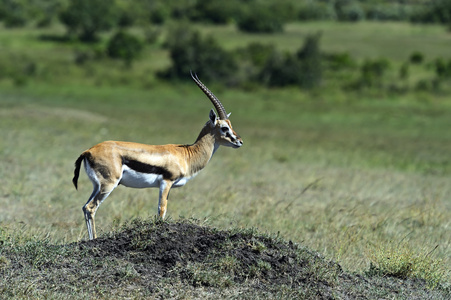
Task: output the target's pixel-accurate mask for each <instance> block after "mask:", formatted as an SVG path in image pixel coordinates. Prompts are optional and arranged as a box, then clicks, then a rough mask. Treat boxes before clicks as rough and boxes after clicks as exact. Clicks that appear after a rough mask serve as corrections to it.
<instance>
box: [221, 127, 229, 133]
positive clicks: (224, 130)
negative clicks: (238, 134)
mask: <svg viewBox="0 0 451 300" xmlns="http://www.w3.org/2000/svg"><path fill="white" fill-rule="evenodd" d="M221 131H222V132H227V131H229V127H221Z"/></svg>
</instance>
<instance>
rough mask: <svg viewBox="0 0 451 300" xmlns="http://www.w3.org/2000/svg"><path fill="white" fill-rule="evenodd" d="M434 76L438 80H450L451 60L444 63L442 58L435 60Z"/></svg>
mask: <svg viewBox="0 0 451 300" xmlns="http://www.w3.org/2000/svg"><path fill="white" fill-rule="evenodd" d="M434 69H435V74H436V75H437V77H438V78H450V77H451V59H450V60H449V61H445V59H443V58H441V57H440V58H437V59H435V61H434Z"/></svg>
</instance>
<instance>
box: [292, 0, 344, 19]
mask: <svg viewBox="0 0 451 300" xmlns="http://www.w3.org/2000/svg"><path fill="white" fill-rule="evenodd" d="M336 18H337V14H336V13H335V8H334V6H333V5H332V3H322V2H319V1H309V2H307V3H304V4H303V5H302V6H301V7H300V8H299V12H298V19H299V20H301V21H309V20H335V19H336Z"/></svg>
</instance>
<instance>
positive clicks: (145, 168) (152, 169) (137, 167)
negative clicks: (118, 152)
mask: <svg viewBox="0 0 451 300" xmlns="http://www.w3.org/2000/svg"><path fill="white" fill-rule="evenodd" d="M122 164H124V165H126V166H127V167H129V168H130V169H132V170H134V171H136V172H140V173H147V174H159V175H163V178H164V179H171V178H172V177H173V174H172V173H171V172H169V171H168V170H167V169H165V168H163V167H158V166H152V165H149V164H146V163H142V162H140V161H137V160H133V159H129V158H127V157H123V158H122Z"/></svg>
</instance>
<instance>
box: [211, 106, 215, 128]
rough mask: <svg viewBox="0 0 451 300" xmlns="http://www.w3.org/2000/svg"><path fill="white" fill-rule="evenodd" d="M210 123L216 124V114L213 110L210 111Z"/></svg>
mask: <svg viewBox="0 0 451 300" xmlns="http://www.w3.org/2000/svg"><path fill="white" fill-rule="evenodd" d="M210 121H211V122H212V123H213V124H215V122H216V114H215V111H214V110H213V109H211V110H210Z"/></svg>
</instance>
